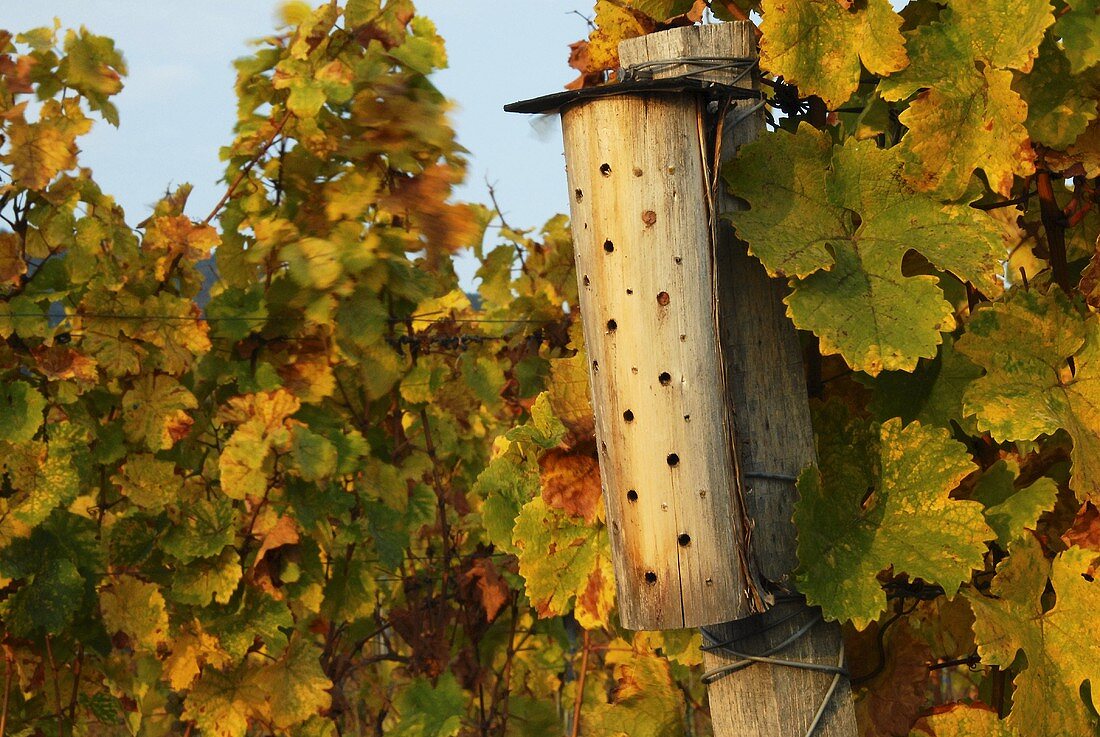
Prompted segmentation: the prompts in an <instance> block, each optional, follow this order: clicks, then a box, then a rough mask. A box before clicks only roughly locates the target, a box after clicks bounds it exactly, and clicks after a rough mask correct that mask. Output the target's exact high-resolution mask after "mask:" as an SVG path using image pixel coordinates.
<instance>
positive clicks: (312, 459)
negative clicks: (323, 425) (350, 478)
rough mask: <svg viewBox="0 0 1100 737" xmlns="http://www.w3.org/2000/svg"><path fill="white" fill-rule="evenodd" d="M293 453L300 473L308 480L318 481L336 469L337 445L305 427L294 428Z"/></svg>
mask: <svg viewBox="0 0 1100 737" xmlns="http://www.w3.org/2000/svg"><path fill="white" fill-rule="evenodd" d="M291 453H292V454H293V456H294V462H295V463H296V464H297V466H298V473H299V474H300V475H301V477H302V478H303V479H305V480H306V481H318V480H320V479H323V478H327V477H329V476H331V475H332V474H333V473H334V472H335V471H336V446H334V445H333V444H332V443H330V442H329V441H328V440H327V439H326V438H325V437H324V436H323V435H318V434H317V433H315V432H311V431H309V430H308V429H306V428H304V427H299V428H296V429H295V430H294V440H293V442H292V445H291Z"/></svg>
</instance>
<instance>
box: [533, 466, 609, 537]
mask: <svg viewBox="0 0 1100 737" xmlns="http://www.w3.org/2000/svg"><path fill="white" fill-rule="evenodd" d="M539 469H540V474H539V480H540V481H541V484H542V499H543V501H545V502H546V504H547V505H548V506H551V507H554V508H556V509H560V510H562V511H563V512H565V513H566V514H569V515H571V516H573V517H583V518H584V519H585V521H586V522H588V523H589V524H592V523H594V522H595V521H596V519H597V518H600V517H602V516H603V511H604V509H603V492H602V490H601V487H600V465H599V462H598V461H597V459H596V456H595V453H589V452H586V451H585V449H583V448H581V449H578V450H564V449H562V448H551V449H550V450H548V451H546V452H544V453H543V454H542V455H541V456H539Z"/></svg>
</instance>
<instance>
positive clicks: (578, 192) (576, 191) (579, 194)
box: [573, 189, 584, 202]
mask: <svg viewBox="0 0 1100 737" xmlns="http://www.w3.org/2000/svg"><path fill="white" fill-rule="evenodd" d="M573 196H574V197H576V198H577V202H580V201H581V200H583V199H584V192H582V191H581V190H579V189H574V190H573Z"/></svg>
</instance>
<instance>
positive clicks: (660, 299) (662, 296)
mask: <svg viewBox="0 0 1100 737" xmlns="http://www.w3.org/2000/svg"><path fill="white" fill-rule="evenodd" d="M671 301H672V298H671V297H669V296H668V292H657V304H659V305H661V307H668V303H669V302H671Z"/></svg>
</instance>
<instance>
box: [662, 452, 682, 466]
mask: <svg viewBox="0 0 1100 737" xmlns="http://www.w3.org/2000/svg"><path fill="white" fill-rule="evenodd" d="M665 460H666V461H668V465H670V466H673V467H676V466H678V465H680V456H678V455H676V454H675V453H669V454H668V457H667V458H665Z"/></svg>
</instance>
